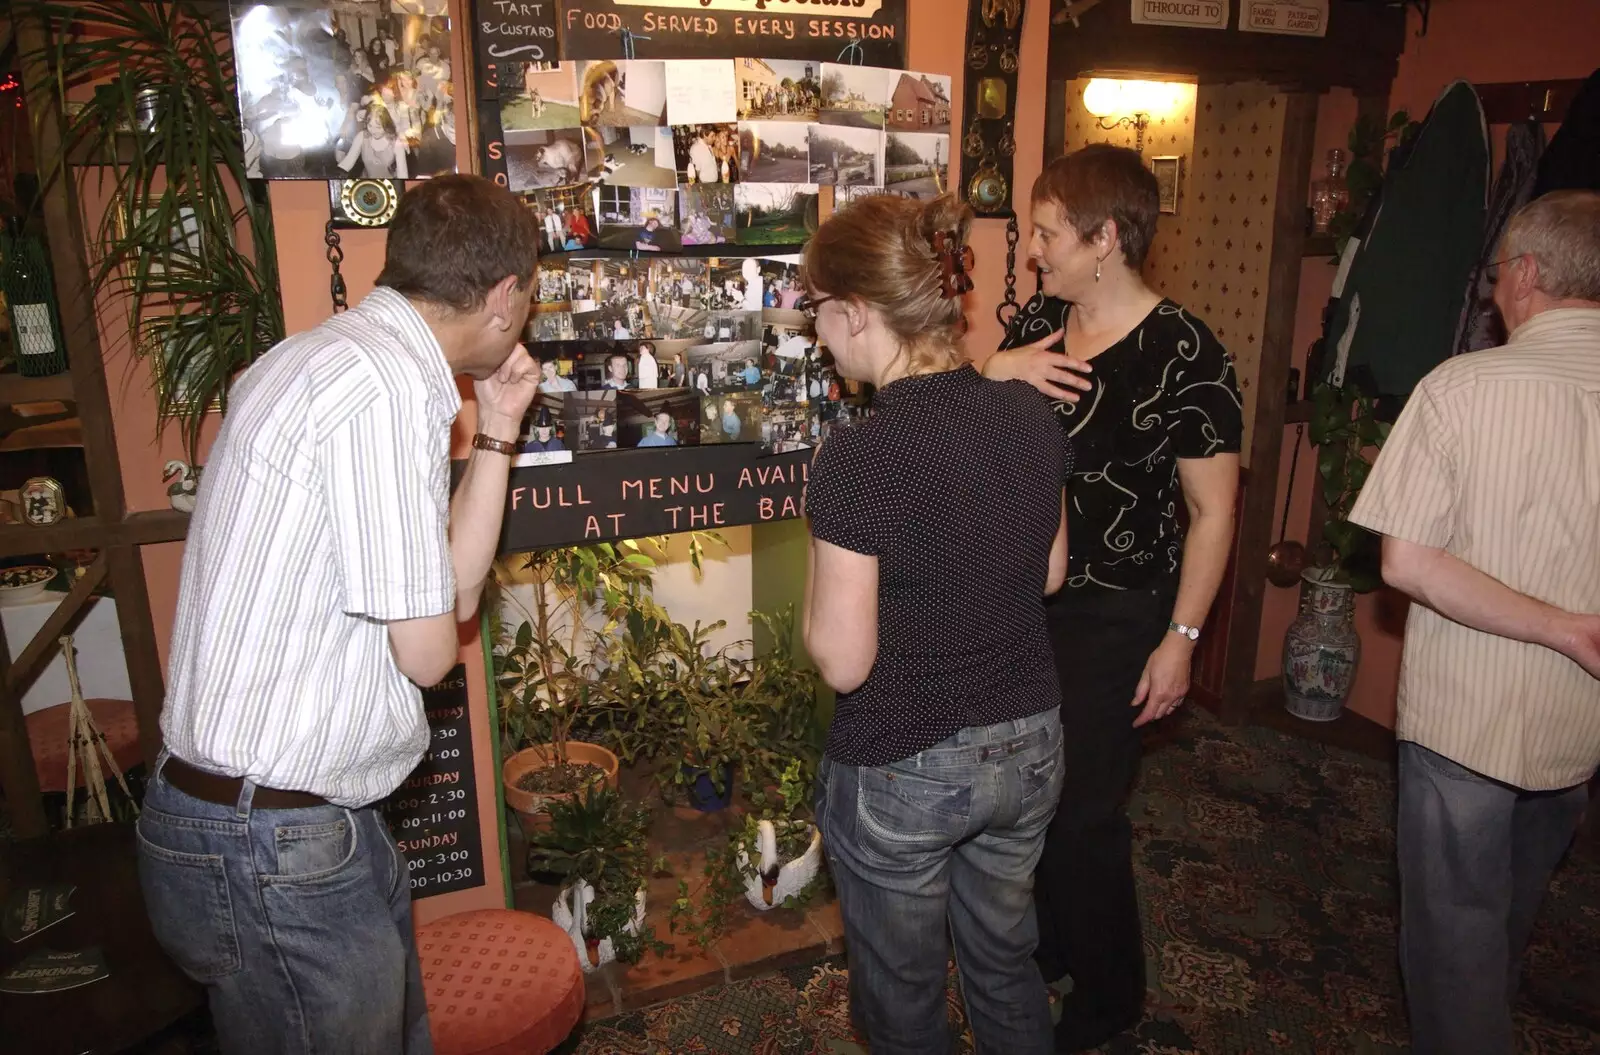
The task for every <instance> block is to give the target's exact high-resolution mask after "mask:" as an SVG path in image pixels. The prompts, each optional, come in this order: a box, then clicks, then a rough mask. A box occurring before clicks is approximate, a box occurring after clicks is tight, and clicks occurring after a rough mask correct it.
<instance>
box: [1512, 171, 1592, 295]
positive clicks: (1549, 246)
mask: <svg viewBox="0 0 1600 1055" xmlns="http://www.w3.org/2000/svg"><path fill="white" fill-rule="evenodd" d="M1524 253H1526V254H1528V255H1529V256H1531V257H1533V259H1534V260H1536V261H1538V264H1539V289H1540V290H1541V291H1542V292H1543V293H1545V294H1546V295H1547V296H1551V297H1555V298H1556V299H1557V300H1569V299H1570V300H1596V301H1600V193H1596V192H1594V191H1592V190H1558V191H1551V192H1550V193H1549V194H1546V195H1545V196H1544V197H1542V198H1535V199H1534V200H1533V201H1531V202H1529V203H1528V204H1526V205H1524V206H1523V207H1522V208H1520V209H1518V210H1517V212H1516V213H1515V214H1514V215H1513V216H1512V217H1511V222H1510V223H1509V224H1507V225H1506V236H1505V243H1504V247H1503V249H1502V251H1501V254H1500V255H1502V256H1521V255H1522V254H1524Z"/></svg>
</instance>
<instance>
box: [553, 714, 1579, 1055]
mask: <svg viewBox="0 0 1600 1055" xmlns="http://www.w3.org/2000/svg"><path fill="white" fill-rule="evenodd" d="M1389 769H1390V767H1389V766H1387V765H1385V764H1383V763H1379V762H1376V761H1373V760H1371V759H1368V758H1365V757H1363V756H1359V755H1355V754H1351V753H1349V752H1345V751H1341V750H1338V749H1334V748H1327V747H1323V746H1320V745H1318V744H1314V743H1310V742H1308V741H1305V740H1301V739H1297V738H1294V737H1288V736H1284V735H1281V734H1279V733H1275V732H1271V731H1268V730H1263V729H1253V728H1252V729H1229V728H1224V727H1223V726H1221V725H1219V724H1218V723H1217V722H1215V721H1214V720H1213V719H1211V718H1210V717H1209V716H1208V715H1206V714H1205V713H1204V712H1201V711H1191V712H1189V714H1188V715H1187V716H1185V717H1184V719H1183V721H1182V724H1179V725H1177V726H1174V727H1171V728H1168V729H1165V730H1162V731H1161V733H1160V740H1159V741H1158V742H1153V743H1152V744H1151V746H1150V750H1149V752H1148V754H1147V755H1146V759H1145V767H1144V776H1143V780H1142V781H1141V785H1140V789H1139V792H1138V794H1137V795H1136V796H1135V798H1134V801H1133V807H1132V810H1133V818H1134V825H1135V829H1136V839H1137V854H1138V861H1137V866H1138V877H1139V888H1140V896H1141V899H1142V901H1143V905H1144V917H1145V951H1146V956H1147V959H1148V963H1149V976H1150V980H1151V992H1150V1000H1149V1005H1148V1013H1147V1014H1146V1016H1145V1020H1144V1021H1143V1023H1141V1024H1140V1026H1139V1028H1138V1030H1137V1031H1136V1032H1134V1033H1132V1034H1130V1035H1127V1036H1125V1037H1122V1038H1119V1039H1118V1040H1117V1041H1116V1042H1114V1043H1113V1044H1111V1045H1109V1046H1108V1047H1107V1048H1106V1049H1105V1051H1107V1052H1112V1053H1118V1055H1121V1053H1130V1055H1131V1053H1138V1055H1189V1053H1194V1055H1225V1053H1246V1052H1251V1053H1262V1052H1305V1053H1315V1055H1323V1053H1327V1055H1335V1053H1337V1055H1347V1053H1362V1055H1365V1053H1377V1052H1392V1051H1405V1050H1407V1049H1408V1047H1409V1043H1408V1040H1407V1034H1406V1025H1405V1017H1404V1014H1403V1011H1402V1007H1401V1003H1400V978H1399V972H1398V969H1397V967H1396V964H1395V952H1394V949H1395V932H1396V927H1397V916H1396V895H1395V876H1394V865H1393V857H1394V829H1393V820H1392V818H1393V812H1394V802H1393V800H1394V785H1393V779H1392V777H1391V775H1390V771H1389ZM846 979H847V976H846V972H845V966H844V964H843V963H842V962H841V961H839V960H837V959H835V960H828V961H824V962H822V963H820V964H816V965H814V966H810V967H800V968H794V969H791V970H788V971H784V972H782V973H779V974H776V975H770V976H767V977H764V978H758V979H752V980H750V981H746V982H741V983H737V984H734V985H730V986H726V987H723V988H720V989H716V990H712V991H709V992H706V993H701V994H699V995H696V996H692V997H688V998H685V999H682V1000H676V1001H673V1002H671V1003H668V1004H664V1005H662V1006H660V1007H656V1008H652V1009H650V1010H647V1011H642V1012H636V1013H633V1014H629V1015H624V1016H622V1017H620V1018H614V1019H609V1020H605V1021H602V1022H597V1023H593V1024H590V1025H588V1026H586V1027H584V1029H583V1030H582V1031H581V1032H580V1033H579V1034H578V1035H577V1036H575V1037H574V1038H572V1039H571V1040H570V1041H569V1042H568V1044H567V1045H565V1046H564V1047H563V1048H562V1051H563V1052H564V1053H572V1055H624V1053H625V1055H644V1053H664V1055H690V1053H707V1055H735V1053H738V1055H746V1053H751V1055H812V1053H816V1055H823V1053H828V1055H857V1053H859V1052H862V1051H863V1050H864V1049H863V1048H862V1047H861V1046H860V1045H859V1044H858V1043H857V1042H856V1041H855V1039H854V1034H853V1031H852V1030H851V1027H850V1021H849V1012H848V999H847V993H846V988H847V986H846ZM950 1010H951V1014H952V1016H953V1017H954V1018H955V1019H956V1020H957V1021H958V1022H959V1021H960V1019H961V1005H960V1000H959V999H958V998H957V997H956V996H955V992H954V988H953V987H952V991H951V999H950ZM1517 1021H1518V1027H1519V1031H1520V1033H1521V1043H1520V1045H1519V1050H1520V1051H1522V1052H1525V1053H1529V1055H1593V1053H1595V1052H1600V855H1596V854H1594V853H1593V852H1586V853H1575V854H1574V855H1573V856H1572V859H1571V860H1569V861H1568V863H1567V864H1566V866H1565V867H1564V868H1563V869H1562V870H1561V871H1560V872H1558V873H1557V876H1556V879H1555V883H1554V885H1553V887H1552V890H1551V893H1550V897H1549V898H1548V900H1547V901H1546V904H1545V908H1544V912H1543V915H1542V916H1541V919H1540V922H1539V926H1538V929H1537V931H1536V932H1535V934H1534V938H1533V944H1532V947H1531V948H1530V949H1529V951H1528V954H1527V957H1526V960H1525V969H1524V984H1523V992H1522V996H1521V1000H1520V1002H1519V1004H1518V1008H1517ZM959 1050H961V1051H963V1052H966V1051H970V1050H971V1049H970V1043H968V1042H964V1043H963V1045H962V1046H961V1047H960V1049H959Z"/></svg>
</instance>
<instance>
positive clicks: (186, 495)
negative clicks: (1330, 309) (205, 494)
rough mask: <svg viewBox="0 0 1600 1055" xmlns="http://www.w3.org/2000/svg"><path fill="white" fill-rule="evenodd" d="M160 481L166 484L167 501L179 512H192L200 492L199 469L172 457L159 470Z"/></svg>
mask: <svg viewBox="0 0 1600 1055" xmlns="http://www.w3.org/2000/svg"><path fill="white" fill-rule="evenodd" d="M161 482H162V483H164V484H166V485H167V501H168V502H169V503H171V505H172V508H173V509H176V510H178V512H180V513H193V512H194V505H195V501H196V499H197V498H198V496H199V493H200V469H199V467H197V466H196V467H191V466H190V465H189V464H188V463H187V462H181V461H179V460H178V459H176V458H174V459H172V460H171V461H169V462H167V464H166V465H165V466H164V467H163V468H162V470H161Z"/></svg>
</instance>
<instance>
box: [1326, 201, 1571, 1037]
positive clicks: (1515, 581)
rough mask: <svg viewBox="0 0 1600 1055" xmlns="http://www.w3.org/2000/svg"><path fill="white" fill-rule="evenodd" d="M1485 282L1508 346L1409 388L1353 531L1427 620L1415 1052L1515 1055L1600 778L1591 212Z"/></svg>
mask: <svg viewBox="0 0 1600 1055" xmlns="http://www.w3.org/2000/svg"><path fill="white" fill-rule="evenodd" d="M1497 255H1498V257H1499V259H1498V260H1497V261H1496V262H1495V263H1494V264H1493V265H1492V270H1493V271H1494V272H1497V274H1492V276H1491V277H1492V278H1493V280H1494V283H1495V290H1494V299H1495V304H1496V305H1497V306H1498V307H1499V309H1500V314H1501V317H1502V319H1503V321H1504V322H1505V325H1506V330H1507V332H1508V333H1509V334H1510V339H1509V341H1508V343H1507V344H1506V345H1505V346H1504V347H1501V348H1494V349H1490V350H1488V351H1483V352H1475V353H1472V354H1469V355H1463V356H1460V357H1458V358H1455V359H1451V360H1450V361H1448V362H1446V363H1444V364H1443V365H1441V366H1439V367H1438V368H1436V369H1435V370H1434V371H1433V372H1432V373H1430V374H1429V375H1428V376H1427V377H1426V378H1424V379H1423V380H1422V382H1421V383H1420V384H1419V385H1418V386H1417V389H1416V391H1415V392H1414V393H1413V394H1412V396H1411V399H1410V401H1409V402H1408V403H1407V405H1406V408H1405V411H1404V412H1403V413H1402V414H1401V415H1400V419H1399V421H1398V422H1396V424H1395V427H1394V431H1393V432H1392V433H1391V434H1390V436H1389V439H1388V441H1387V442H1386V443H1385V445H1384V448H1383V452H1382V453H1381V454H1380V455H1379V457H1378V461H1377V464H1376V465H1375V466H1374V467H1373V470H1372V475H1371V477H1370V478H1369V479H1368V480H1367V483H1366V486H1365V488H1364V489H1363V490H1362V492H1361V497H1360V499H1359V500H1358V501H1357V503H1356V506H1355V509H1354V510H1353V511H1352V513H1351V515H1350V519H1351V520H1353V521H1355V522H1356V523H1358V524H1361V525H1362V526H1364V527H1367V528H1369V529H1371V530H1372V531H1375V532H1378V533H1380V534H1382V535H1383V536H1384V540H1383V575H1384V578H1385V580H1387V581H1388V582H1389V583H1390V584H1391V585H1393V586H1396V587H1398V588H1399V589H1401V590H1403V591H1405V592H1406V593H1407V594H1409V595H1410V596H1411V597H1412V599H1413V601H1414V602H1415V603H1413V604H1412V606H1411V613H1410V617H1409V619H1408V621H1407V623H1406V641H1405V654H1404V658H1403V661H1402V664H1401V670H1400V698H1399V715H1398V720H1397V723H1396V726H1395V735H1396V736H1397V737H1398V738H1399V740H1400V817H1399V828H1398V842H1399V859H1400V922H1401V935H1400V961H1401V968H1402V971H1403V972H1404V975H1405V983H1406V1000H1407V1006H1408V1011H1409V1015H1410V1019H1411V1032H1412V1043H1413V1050H1415V1051H1417V1052H1418V1053H1419V1055H1510V1052H1511V1050H1512V1026H1511V1001H1512V998H1513V997H1514V995H1515V991H1516V987H1517V981H1518V970H1517V965H1518V961H1519V959H1520V957H1521V954H1522V950H1523V947H1524V946H1525V945H1526V944H1527V940H1528V936H1529V934H1530V933H1531V932H1532V929H1533V921H1534V917H1535V915H1536V914H1537V912H1538V908H1539V902H1540V900H1541V899H1542V898H1543V896H1544V891H1545V888H1546V886H1547V885H1548V883H1549V880H1550V874H1551V872H1552V871H1553V870H1554V869H1555V866H1556V864H1557V862H1558V861H1559V860H1560V859H1561V856H1562V854H1563V853H1565V851H1566V849H1567V847H1568V845H1569V844H1570V843H1571V841H1572V837H1573V834H1574V833H1575V831H1576V829H1577V825H1578V821H1579V819H1580V817H1581V816H1582V813H1583V809H1584V805H1585V801H1586V797H1587V793H1586V787H1585V784H1586V782H1587V781H1588V780H1589V779H1590V777H1591V776H1593V774H1594V772H1595V768H1596V766H1597V765H1600V680H1597V679H1600V614H1596V613H1600V194H1595V193H1592V192H1587V191H1563V192H1558V193H1554V194H1549V195H1546V196H1545V197H1543V198H1540V199H1538V200H1536V201H1534V202H1533V203H1531V204H1529V205H1527V206H1524V207H1523V209H1522V210H1521V211H1520V212H1519V213H1518V214H1517V215H1516V216H1515V217H1513V218H1512V220H1511V223H1510V226H1509V227H1508V228H1507V231H1506V236H1505V241H1504V243H1503V245H1502V247H1501V251H1500V252H1499V253H1498V254H1497Z"/></svg>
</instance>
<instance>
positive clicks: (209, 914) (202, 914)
mask: <svg viewBox="0 0 1600 1055" xmlns="http://www.w3.org/2000/svg"><path fill="white" fill-rule="evenodd" d="M162 816H163V815H161V814H157V813H156V812H155V811H153V810H149V809H147V810H145V812H144V814H143V815H141V816H140V818H139V822H138V825H137V829H136V830H137V834H138V839H139V887H140V889H141V890H142V891H143V893H144V903H145V910H146V912H147V913H148V914H149V916H150V925H151V929H152V930H153V931H154V932H155V936H156V940H157V941H158V942H160V944H161V947H162V948H163V949H165V950H166V952H167V955H168V956H170V957H172V960H173V962H174V963H176V964H177V965H178V966H179V967H180V968H182V970H183V972H184V973H185V974H187V975H188V976H189V977H191V978H193V979H194V980H195V981H197V982H201V983H206V982H215V981H217V980H219V979H221V978H224V977H226V976H227V975H230V974H232V973H233V972H235V971H237V970H238V969H239V966H240V955H239V935H238V931H237V928H236V924H235V921H234V917H233V899H232V897H231V895H230V894H229V892H228V873H227V865H226V863H225V861H224V858H223V855H222V854H210V853H188V852H184V851H181V850H174V849H169V848H168V847H167V846H163V845H161V844H162V843H177V844H179V845H190V846H191V847H192V848H197V847H194V845H193V844H194V843H195V842H196V839H197V838H202V837H201V835H200V833H199V832H197V831H190V830H188V829H187V828H184V827H181V826H174V825H172V824H170V823H164V822H163V821H162V819H161V818H162Z"/></svg>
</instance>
